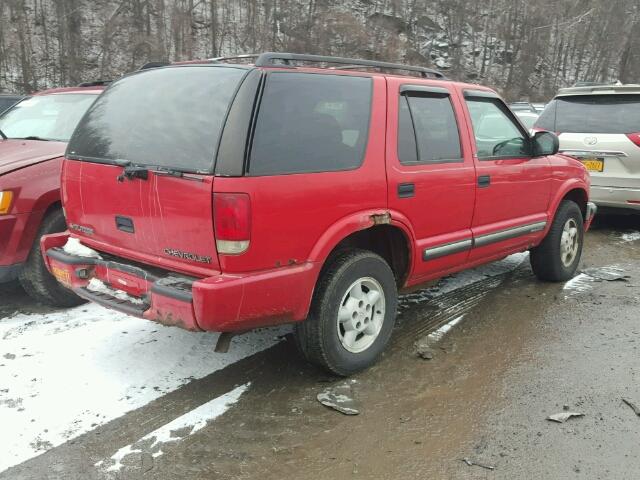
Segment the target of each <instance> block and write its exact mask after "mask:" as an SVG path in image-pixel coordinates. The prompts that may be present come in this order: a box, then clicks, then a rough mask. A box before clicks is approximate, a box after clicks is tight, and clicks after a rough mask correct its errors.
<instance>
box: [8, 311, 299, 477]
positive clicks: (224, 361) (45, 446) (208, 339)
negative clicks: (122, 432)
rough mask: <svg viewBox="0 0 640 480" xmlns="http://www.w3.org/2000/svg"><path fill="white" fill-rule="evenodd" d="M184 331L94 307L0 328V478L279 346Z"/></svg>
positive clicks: (273, 334)
mask: <svg viewBox="0 0 640 480" xmlns="http://www.w3.org/2000/svg"><path fill="white" fill-rule="evenodd" d="M289 331H290V327H282V328H278V329H264V330H260V331H256V332H252V333H248V334H246V335H241V336H238V337H235V338H234V340H233V343H232V345H231V348H230V350H229V353H226V354H221V353H215V352H214V351H213V348H214V346H215V343H216V339H217V335H218V334H215V333H202V332H188V331H186V330H182V329H180V328H175V327H165V326H162V325H159V324H157V323H154V322H149V321H146V320H141V319H138V318H134V317H130V316H128V315H124V314H120V313H117V312H113V311H111V310H107V309H105V308H102V307H100V306H98V305H95V304H89V305H84V306H81V307H77V308H74V309H69V310H65V311H57V312H52V313H48V314H32V315H25V314H20V315H15V316H13V317H11V318H4V319H2V320H0V339H1V340H0V445H2V449H0V472H1V471H3V470H5V469H7V468H9V467H11V466H13V465H17V464H19V463H22V462H24V461H26V460H28V459H30V458H32V457H34V456H37V455H39V454H41V453H43V452H45V451H47V450H49V449H51V448H53V447H56V446H58V445H61V444H63V443H65V442H66V441H68V440H70V439H73V438H75V437H78V436H79V435H82V434H84V433H86V432H89V431H91V430H93V429H95V428H96V427H98V426H100V425H103V424H105V423H107V422H109V421H111V420H114V419H116V418H119V417H121V416H122V415H124V414H126V413H127V412H129V411H131V410H134V409H137V408H140V407H143V406H145V405H146V404H147V403H149V402H150V401H152V400H154V399H156V398H159V397H162V396H163V395H165V394H167V393H169V392H171V391H173V390H175V389H177V388H179V387H180V386H182V385H184V384H186V383H188V382H190V381H191V380H193V379H198V378H203V377H205V376H207V375H209V374H210V373H212V372H215V371H217V370H220V369H222V368H224V367H226V366H228V365H230V364H233V363H235V362H237V361H239V360H241V359H242V358H245V357H248V356H250V355H253V354H255V353H257V352H259V351H261V350H264V349H266V348H268V347H270V346H272V345H274V344H275V343H277V342H278V338H277V337H279V336H280V335H283V334H285V333H287V332H289Z"/></svg>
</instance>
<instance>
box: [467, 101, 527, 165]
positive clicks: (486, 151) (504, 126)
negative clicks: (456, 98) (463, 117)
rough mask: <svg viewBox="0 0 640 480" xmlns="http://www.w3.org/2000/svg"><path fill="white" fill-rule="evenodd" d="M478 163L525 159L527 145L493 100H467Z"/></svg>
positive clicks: (501, 107)
mask: <svg viewBox="0 0 640 480" xmlns="http://www.w3.org/2000/svg"><path fill="white" fill-rule="evenodd" d="M466 102H467V107H468V109H469V113H470V114H471V123H472V124H473V133H474V136H475V140H476V148H477V152H478V153H477V155H478V158H479V159H480V160H491V159H495V158H514V157H528V156H530V153H529V142H528V139H527V138H525V136H524V135H523V133H522V132H521V131H520V129H519V128H518V127H517V125H516V122H515V121H514V120H513V119H512V118H511V117H510V115H508V114H507V112H506V109H507V107H506V106H504V104H502V102H501V101H500V100H498V99H496V98H480V97H479V98H473V97H472V98H467V99H466Z"/></svg>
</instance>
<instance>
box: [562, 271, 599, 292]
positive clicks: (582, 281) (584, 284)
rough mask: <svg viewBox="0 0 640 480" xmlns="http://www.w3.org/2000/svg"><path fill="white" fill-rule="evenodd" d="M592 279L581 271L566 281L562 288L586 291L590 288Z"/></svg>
mask: <svg viewBox="0 0 640 480" xmlns="http://www.w3.org/2000/svg"><path fill="white" fill-rule="evenodd" d="M592 280H593V279H592V278H591V277H590V276H589V275H587V274H585V273H581V274H579V275H576V276H575V277H573V278H572V279H571V280H569V281H568V282H566V283H565V284H564V286H563V287H562V289H563V290H572V291H574V292H586V291H587V290H589V289H591V282H592Z"/></svg>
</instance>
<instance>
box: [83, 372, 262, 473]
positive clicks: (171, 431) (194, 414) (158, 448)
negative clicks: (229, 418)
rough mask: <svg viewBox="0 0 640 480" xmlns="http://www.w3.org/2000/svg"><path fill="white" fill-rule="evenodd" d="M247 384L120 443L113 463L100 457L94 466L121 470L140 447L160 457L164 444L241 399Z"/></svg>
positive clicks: (153, 455)
mask: <svg viewBox="0 0 640 480" xmlns="http://www.w3.org/2000/svg"><path fill="white" fill-rule="evenodd" d="M249 385H250V383H245V384H244V385H241V386H239V387H236V388H234V389H233V390H231V391H230V392H227V393H225V394H224V395H221V396H220V397H217V398H214V399H213V400H211V401H209V402H207V403H204V404H202V405H200V406H199V407H198V408H196V409H194V410H191V411H190V412H187V413H185V414H184V415H182V416H180V417H178V418H176V419H175V420H173V421H171V422H169V423H167V424H166V425H163V426H162V427H160V428H158V429H156V430H154V431H153V432H151V433H148V434H146V435H145V436H144V437H142V438H140V439H139V440H138V441H136V442H134V443H132V444H129V445H126V446H124V447H122V448H121V449H120V450H118V451H117V452H116V453H114V454H113V455H112V456H111V457H110V460H111V461H112V462H113V464H112V465H110V466H108V467H106V464H107V463H108V461H106V462H105V460H100V461H99V462H97V463H96V464H95V465H94V466H95V467H102V468H104V467H106V468H105V470H106V471H107V472H114V471H119V470H121V469H122V467H123V466H124V465H123V464H122V460H123V459H124V458H125V457H126V456H128V455H131V454H133V453H142V452H143V451H147V452H149V453H150V454H151V456H152V457H153V458H157V457H159V456H160V455H162V453H163V452H162V445H163V444H165V443H169V442H177V441H180V440H182V439H184V438H186V437H188V436H189V435H193V434H194V433H196V432H197V431H198V430H201V429H202V428H204V427H205V426H206V425H207V422H209V421H210V420H213V419H215V418H217V417H219V416H220V415H222V414H223V413H225V412H226V411H227V410H228V409H229V408H230V407H231V406H232V405H233V404H234V403H236V402H237V401H238V400H239V399H240V396H241V395H242V394H243V393H244V392H245V391H246V390H247V388H249ZM187 428H188V429H190V430H189V431H188V432H186V433H184V434H182V435H178V434H177V432H176V431H178V430H182V429H187Z"/></svg>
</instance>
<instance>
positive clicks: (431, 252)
mask: <svg viewBox="0 0 640 480" xmlns="http://www.w3.org/2000/svg"><path fill="white" fill-rule="evenodd" d="M471 247H473V240H472V239H471V238H466V239H464V240H459V241H457V242H451V243H445V244H443V245H438V246H436V247H431V248H425V249H424V251H423V252H422V260H423V261H424V262H426V261H428V260H435V259H436V258H441V257H446V256H447V255H453V254H454V253H460V252H466V251H467V250H471Z"/></svg>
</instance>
